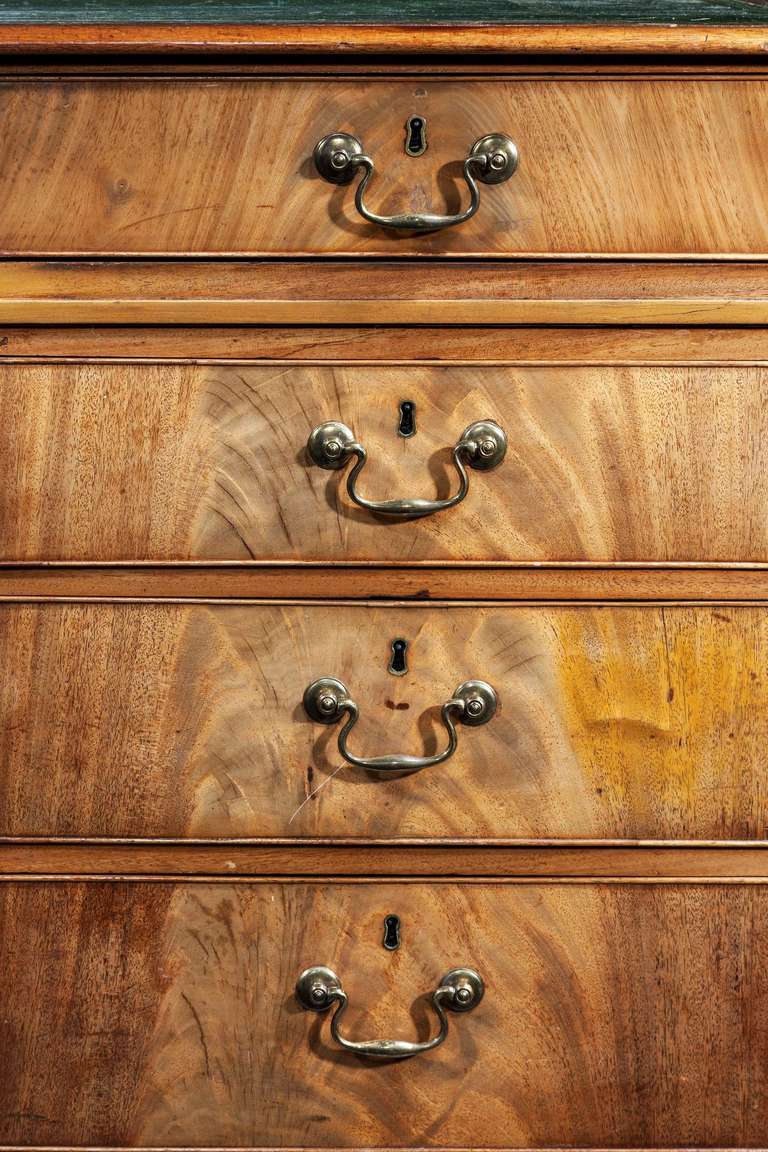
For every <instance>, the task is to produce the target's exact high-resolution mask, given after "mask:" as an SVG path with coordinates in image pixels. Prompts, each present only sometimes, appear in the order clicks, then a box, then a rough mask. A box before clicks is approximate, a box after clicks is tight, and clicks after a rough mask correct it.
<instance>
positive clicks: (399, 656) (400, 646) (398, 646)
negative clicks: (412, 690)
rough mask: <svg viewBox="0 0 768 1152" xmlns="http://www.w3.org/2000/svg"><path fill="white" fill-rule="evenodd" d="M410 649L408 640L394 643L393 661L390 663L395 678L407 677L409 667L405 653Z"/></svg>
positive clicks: (390, 669) (394, 641)
mask: <svg viewBox="0 0 768 1152" xmlns="http://www.w3.org/2000/svg"><path fill="white" fill-rule="evenodd" d="M407 649H408V641H407V640H393V641H392V659H391V660H390V662H389V671H390V672H391V673H392V675H393V676H405V674H406V672H407V671H408V665H407V664H406V662H405V653H406V651H407Z"/></svg>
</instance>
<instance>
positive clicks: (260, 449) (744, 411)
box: [0, 364, 768, 596]
mask: <svg viewBox="0 0 768 1152" xmlns="http://www.w3.org/2000/svg"><path fill="white" fill-rule="evenodd" d="M0 397H1V399H2V404H3V407H4V408H5V409H6V410H8V411H12V412H13V420H9V421H4V422H2V425H1V426H0V493H1V495H0V556H1V557H2V559H3V560H6V561H8V560H27V561H28V560H35V561H36V560H100V561H108V560H155V561H157V560H163V561H164V560H188V559H192V560H194V559H200V560H207V561H211V560H315V561H317V560H320V561H325V560H328V561H344V560H355V561H361V560H384V561H389V562H393V561H406V562H413V561H420V560H424V561H443V560H458V561H553V560H556V561H581V560H589V561H600V562H612V561H638V562H648V561H651V562H656V561H670V560H673V561H729V562H732V561H738V562H766V561H768V518H766V516H765V515H764V510H765V508H766V506H768V479H766V477H767V476H768V470H767V469H766V467H765V460H764V452H763V449H762V445H763V444H764V443H768V375H767V374H766V369H765V368H763V367H746V366H744V367H740V368H704V367H698V366H697V367H692V368H675V367H661V366H655V367H653V368H628V367H621V368H620V367H613V368H608V367H604V368H587V367H582V368H578V369H577V368H575V367H562V368H559V367H546V368H545V367H542V368H532V367H523V366H519V367H515V368H512V367H496V368H493V367H489V366H484V367H483V368H482V370H481V371H479V370H478V369H477V368H463V367H415V366H413V367H409V368H407V369H404V368H392V367H385V366H380V367H377V368H375V370H372V369H369V368H365V367H362V368H361V367H356V366H352V365H349V366H345V365H334V366H332V367H331V366H321V365H318V366H306V367H302V366H298V365H286V366H284V367H278V366H275V367H271V366H270V367H256V366H249V367H245V366H228V365H224V364H222V365H215V366H210V367H193V366H181V365H122V364H121V365H87V364H86V365H79V366H69V365H56V366H48V365H37V366H33V365H5V366H4V367H3V369H2V373H1V374H0ZM404 399H408V400H411V401H413V402H414V403H415V405H416V421H417V435H416V436H415V437H413V438H411V439H409V440H404V439H402V438H399V437H398V436H397V435H396V429H397V421H398V414H399V404H400V402H401V401H402V400H404ZM487 418H492V419H495V420H496V421H498V423H499V424H501V426H502V427H503V428H504V429H505V431H506V433H507V436H508V438H509V445H510V448H509V452H508V455H507V458H506V460H505V462H504V464H503V465H502V466H501V467H500V468H498V469H497V470H495V471H493V472H489V473H480V472H473V473H472V474H471V481H470V491H469V495H468V497H467V498H466V500H465V501H464V502H463V504H461V505H460V506H459V507H457V508H454V509H451V510H450V511H448V512H445V513H442V514H438V515H435V516H431V517H427V518H425V519H422V520H406V521H394V522H386V521H384V520H382V518H380V517H376V516H374V515H372V514H371V513H369V512H366V511H363V510H360V509H357V508H356V507H355V506H354V505H353V504H352V502H351V501H350V499H349V497H348V495H347V493H346V488H345V473H341V472H328V471H325V470H323V469H321V468H319V467H317V466H316V465H313V464H312V463H311V461H310V460H309V458H308V456H307V454H306V448H305V445H306V442H307V438H308V436H309V434H310V432H311V430H312V428H313V427H315V426H316V425H318V424H320V423H322V422H323V421H325V420H330V419H341V420H343V421H344V422H345V423H346V424H348V425H349V426H350V427H351V428H352V430H353V431H354V433H355V434H356V436H357V437H358V439H360V440H361V441H362V443H363V444H364V445H365V447H366V449H367V450H368V452H369V463H368V465H367V466H366V469H365V472H364V474H363V476H362V478H361V480H360V483H359V488H360V490H361V491H362V492H363V493H364V494H367V495H368V496H369V497H370V498H372V499H382V498H386V497H392V496H400V495H404V496H422V495H424V496H430V497H431V496H433V495H439V496H446V495H447V494H449V493H450V492H452V491H454V490H455V489H456V486H457V484H458V479H457V477H456V474H455V469H453V468H452V466H451V461H450V456H451V450H452V446H453V445H454V444H455V443H456V442H457V441H458V440H459V438H460V437H461V434H462V432H463V430H464V429H465V428H466V427H467V425H469V424H470V423H471V422H472V421H473V420H477V419H487ZM286 594H287V593H283V595H286ZM299 594H300V593H299ZM533 594H534V595H535V593H533ZM473 595H474V593H473ZM477 595H478V596H479V593H477ZM670 595H671V593H670Z"/></svg>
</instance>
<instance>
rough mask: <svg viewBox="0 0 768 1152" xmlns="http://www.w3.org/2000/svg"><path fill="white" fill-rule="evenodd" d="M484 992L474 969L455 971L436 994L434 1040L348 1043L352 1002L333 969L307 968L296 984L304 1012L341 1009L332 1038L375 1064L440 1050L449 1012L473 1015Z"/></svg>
mask: <svg viewBox="0 0 768 1152" xmlns="http://www.w3.org/2000/svg"><path fill="white" fill-rule="evenodd" d="M484 991H485V986H484V985H483V981H482V979H481V978H480V976H478V974H477V972H473V970H472V969H471V968H454V969H453V971H452V972H449V973H448V975H447V976H444V977H443V979H442V980H441V981H440V985H439V987H437V988H436V989H435V991H434V992H433V993H432V1007H433V1008H434V1010H435V1012H436V1013H437V1018H438V1020H439V1021H440V1031H439V1032H438V1033H437V1035H436V1036H433V1037H432V1039H431V1040H425V1041H424V1042H423V1043H421V1044H416V1043H412V1042H411V1041H410V1040H347V1038H346V1037H345V1036H342V1035H341V1032H340V1031H339V1023H340V1021H341V1018H342V1016H343V1015H344V1012H345V1010H346V1007H347V1004H348V1003H349V1001H348V999H347V994H346V992H345V991H344V989H343V988H342V986H341V981H340V980H339V978H338V976H337V975H336V973H335V972H332V971H331V969H330V968H323V967H316V968H307V970H306V972H302V974H301V976H299V979H298V981H297V983H296V999H297V1000H298V1002H299V1004H301V1006H302V1008H305V1009H307V1010H308V1011H310V1012H327V1011H328V1009H329V1008H330V1007H331V1005H333V1004H336V1005H338V1007H337V1008H336V1011H335V1012H334V1014H333V1016H332V1017H331V1035H332V1036H333V1038H334V1040H335V1041H336V1043H337V1044H339V1045H340V1046H341V1047H342V1048H344V1049H345V1051H347V1052H355V1053H357V1055H358V1056H368V1057H370V1058H372V1059H374V1060H405V1059H407V1058H408V1057H409V1056H418V1054H419V1053H420V1052H431V1050H432V1049H433V1048H439V1047H440V1045H441V1044H442V1043H443V1041H444V1040H445V1038H446V1036H447V1035H448V1017H447V1016H446V1014H445V1009H446V1008H448V1009H449V1010H450V1011H451V1012H471V1011H472V1009H473V1008H474V1007H475V1006H476V1005H477V1004H479V1003H480V1001H481V1000H482V998H483V992H484Z"/></svg>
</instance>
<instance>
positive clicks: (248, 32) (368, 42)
mask: <svg viewBox="0 0 768 1152" xmlns="http://www.w3.org/2000/svg"><path fill="white" fill-rule="evenodd" d="M767 45H768V29H767V28H766V26H765V25H759V24H758V25H738V26H737V25H729V24H721V25H703V26H702V25H679V24H655V25H647V24H623V25H620V24H616V25H608V24H589V25H585V24H535V25H531V24H495V25H463V26H462V25H442V26H441V25H431V26H424V25H422V26H416V25H402V26H398V25H378V26H377V25H340V24H325V25H307V24H302V25H295V24H294V25H290V24H272V25H269V24H262V25H256V24H240V25H238V24H219V25H210V24H59V25H51V24H7V25H3V26H0V53H12V54H19V53H57V54H78V55H87V54H94V53H95V54H104V53H142V54H145V55H152V54H168V55H173V54H179V53H190V52H192V53H199V52H205V53H247V54H258V55H270V54H273V53H294V54H301V55H311V54H313V53H334V54H342V55H344V56H351V55H354V54H366V55H367V54H377V53H389V52H392V53H400V54H402V53H405V54H409V55H413V54H415V53H418V54H426V53H430V54H433V53H444V52H450V53H454V54H466V55H469V56H472V55H477V54H480V53H487V52H492V53H497V54H500V55H526V54H534V55H566V56H567V55H571V54H580V53H589V54H590V55H594V54H621V55H634V54H641V55H648V54H663V55H669V54H674V55H685V54H687V53H691V54H693V53H695V54H697V55H699V54H706V55H717V54H722V53H725V54H730V53H733V54H739V55H763V54H764V53H765V52H766V48H767Z"/></svg>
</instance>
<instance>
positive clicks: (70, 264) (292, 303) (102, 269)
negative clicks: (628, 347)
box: [0, 259, 768, 360]
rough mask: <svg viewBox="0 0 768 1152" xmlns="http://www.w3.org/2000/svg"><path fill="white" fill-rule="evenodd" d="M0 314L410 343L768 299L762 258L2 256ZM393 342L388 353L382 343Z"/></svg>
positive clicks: (667, 321)
mask: <svg viewBox="0 0 768 1152" xmlns="http://www.w3.org/2000/svg"><path fill="white" fill-rule="evenodd" d="M0 322H1V323H3V324H4V325H8V324H13V325H16V326H18V325H19V324H46V325H61V324H77V325H81V326H82V325H85V324H89V325H91V324H98V325H100V326H103V325H107V324H109V325H115V324H123V325H124V324H142V325H157V324H173V325H187V326H188V325H190V324H192V325H205V326H209V325H211V324H214V323H215V324H227V325H234V324H237V325H240V326H242V325H262V326H263V325H264V324H269V325H273V326H274V325H276V324H282V325H286V324H293V325H296V324H300V325H302V326H303V328H304V329H306V327H307V326H308V325H309V326H312V327H314V328H317V326H319V325H335V326H338V325H340V324H343V325H345V326H346V325H353V324H354V325H367V326H369V327H368V331H369V332H373V331H376V330H377V329H378V330H380V329H381V326H382V323H383V322H385V323H386V325H387V327H388V328H389V329H390V331H391V326H393V325H397V326H398V332H403V335H404V338H405V339H407V330H404V327H403V326H406V325H408V326H412V325H414V324H427V325H433V326H434V325H436V324H437V325H442V326H443V327H445V326H446V325H449V324H450V325H454V324H463V325H478V324H481V325H488V324H495V325H511V324H514V325H531V324H548V325H550V326H551V325H553V324H554V325H581V326H582V328H583V326H584V325H585V324H586V325H591V324H601V325H606V324H623V325H638V324H643V325H650V324H653V325H667V326H672V325H677V326H680V325H684V326H686V327H688V326H690V325H700V326H705V325H707V326H711V325H713V324H717V325H725V324H730V325H734V324H750V325H762V326H763V327H765V326H767V325H768V293H766V281H765V274H764V269H763V267H762V265H761V263H760V262H759V261H754V262H752V263H750V264H745V263H743V262H741V261H738V260H734V261H723V262H720V263H715V262H713V261H711V260H706V259H701V260H699V261H694V260H691V261H688V262H686V263H682V262H678V261H669V262H662V261H657V262H656V263H649V262H647V261H633V262H631V263H623V262H616V261H613V262H611V261H606V260H597V259H595V260H588V261H581V262H579V261H570V262H566V261H561V260H547V261H539V262H538V263H537V262H533V261H525V262H520V263H510V262H500V261H497V260H488V261H478V260H466V261H456V260H434V259H432V260H427V259H425V260H420V261H418V262H414V263H408V262H407V261H393V260H365V261H362V260H358V261H345V260H339V261H338V262H337V261H334V262H322V261H315V262H312V263H310V262H307V261H303V260H295V261H294V260H291V261H283V262H280V261H274V260H268V261H259V262H255V263H251V264H245V263H243V262H242V261H230V260H227V261H219V262H213V261H202V260H194V261H189V262H188V263H187V262H184V263H181V262H179V261H175V262H174V261H163V260H156V261H152V262H147V261H145V260H136V261H122V262H115V261H103V262H102V261H98V262H96V261H94V262H91V263H82V262H77V261H63V260H51V261H45V262H35V261H26V262H23V261H13V260H9V261H6V262H5V263H2V264H0ZM371 325H373V326H375V327H374V328H371V327H370V326H371ZM197 330H198V331H200V329H197ZM100 331H101V329H100ZM625 331H631V329H625ZM108 334H109V333H108V332H107V335H108ZM306 335H307V338H308V339H307V341H305V346H306V344H308V343H309V342H310V340H311V335H312V334H311V332H306ZM200 339H204V334H203V336H201V337H200ZM450 339H451V336H450V335H448V337H447V340H448V341H449V342H450ZM508 339H509V337H508V336H507V337H505V334H504V331H503V330H501V331H496V332H493V333H488V332H486V333H485V334H484V338H483V339H482V341H481V347H482V348H483V352H484V357H485V358H486V359H488V360H494V359H497V358H499V356H500V354H501V350H502V349H503V348H504V346H505V341H508ZM553 339H554V340H555V341H556V339H557V337H554V338H553ZM427 340H428V337H427ZM446 346H447V347H450V343H448V344H447V345H446ZM555 346H556V344H555ZM427 347H428V344H425V350H424V352H422V355H421V357H419V358H423V357H424V355H425V353H426V348H427ZM672 347H674V345H673V343H672V341H671V340H670V341H669V342H668V349H671V348H672ZM389 348H390V357H391V351H392V341H391V340H390V341H389ZM474 358H475V359H476V358H477V357H476V356H475V357H474Z"/></svg>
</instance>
